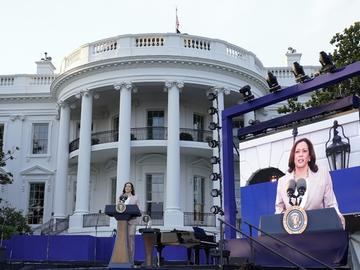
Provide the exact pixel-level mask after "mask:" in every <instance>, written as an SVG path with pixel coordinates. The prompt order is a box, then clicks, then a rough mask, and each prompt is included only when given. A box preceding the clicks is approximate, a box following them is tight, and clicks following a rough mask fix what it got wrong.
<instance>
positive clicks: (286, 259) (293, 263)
mask: <svg viewBox="0 0 360 270" xmlns="http://www.w3.org/2000/svg"><path fill="white" fill-rule="evenodd" d="M218 220H219V221H220V223H221V224H220V228H222V224H225V225H227V226H229V227H230V228H231V229H233V230H235V231H237V232H238V233H240V234H241V235H243V236H245V237H246V238H248V239H250V240H251V241H254V242H255V243H257V244H259V245H260V246H262V247H263V248H265V249H267V250H268V251H270V252H271V253H274V254H276V255H278V256H279V257H281V258H282V259H284V260H285V261H287V262H289V263H291V264H292V265H294V266H296V267H298V268H299V269H303V270H306V268H304V267H302V266H301V265H299V264H297V263H296V262H293V261H292V260H290V259H288V258H287V257H285V256H283V255H281V254H280V253H279V252H277V251H275V250H272V249H271V248H269V247H267V246H266V245H264V244H262V243H260V241H258V240H256V239H255V238H254V237H252V236H249V235H247V234H245V233H243V232H242V231H241V230H239V229H237V228H235V227H234V226H232V225H231V224H229V223H227V222H226V221H225V220H223V219H221V218H218ZM221 237H223V236H222V235H221ZM220 256H221V257H220V261H221V262H222V254H221V253H220ZM251 256H252V255H251ZM331 269H333V268H331Z"/></svg>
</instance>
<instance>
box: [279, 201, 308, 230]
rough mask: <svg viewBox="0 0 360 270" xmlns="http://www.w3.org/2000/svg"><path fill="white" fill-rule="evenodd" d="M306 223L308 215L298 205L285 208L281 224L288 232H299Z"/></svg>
mask: <svg viewBox="0 0 360 270" xmlns="http://www.w3.org/2000/svg"><path fill="white" fill-rule="evenodd" d="M307 224H308V217H307V214H306V212H305V210H304V209H303V208H301V207H299V206H293V207H291V208H289V209H287V210H286V211H285V213H284V217H283V226H284V229H285V231H287V232H288V233H289V234H301V233H303V232H304V231H305V229H306V227H307Z"/></svg>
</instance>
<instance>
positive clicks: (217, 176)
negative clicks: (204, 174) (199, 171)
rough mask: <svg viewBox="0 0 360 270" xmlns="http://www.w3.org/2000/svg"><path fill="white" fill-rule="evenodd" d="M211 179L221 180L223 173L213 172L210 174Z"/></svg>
mask: <svg viewBox="0 0 360 270" xmlns="http://www.w3.org/2000/svg"><path fill="white" fill-rule="evenodd" d="M209 178H210V180H211V181H216V180H221V175H220V174H219V173H215V172H213V173H211V174H210V176H209Z"/></svg>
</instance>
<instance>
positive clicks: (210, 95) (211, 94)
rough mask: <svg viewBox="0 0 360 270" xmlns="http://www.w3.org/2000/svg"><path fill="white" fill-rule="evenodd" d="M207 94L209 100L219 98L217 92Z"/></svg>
mask: <svg viewBox="0 0 360 270" xmlns="http://www.w3.org/2000/svg"><path fill="white" fill-rule="evenodd" d="M206 96H207V98H208V100H210V101H213V100H215V99H217V94H216V93H213V92H209V93H207V95H206Z"/></svg>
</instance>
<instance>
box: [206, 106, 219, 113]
mask: <svg viewBox="0 0 360 270" xmlns="http://www.w3.org/2000/svg"><path fill="white" fill-rule="evenodd" d="M216 113H218V109H216V108H215V107H210V108H209V109H208V114H210V115H214V114H216Z"/></svg>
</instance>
